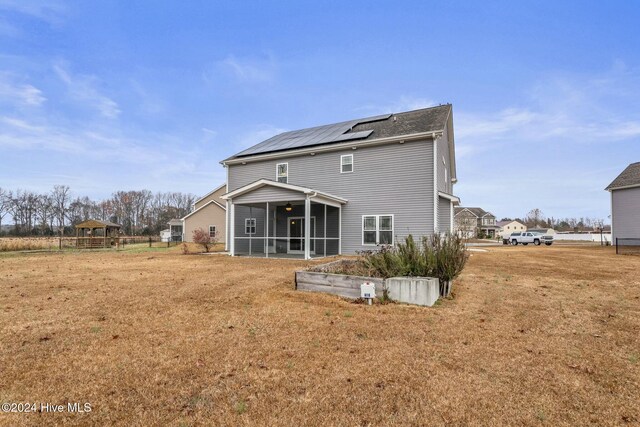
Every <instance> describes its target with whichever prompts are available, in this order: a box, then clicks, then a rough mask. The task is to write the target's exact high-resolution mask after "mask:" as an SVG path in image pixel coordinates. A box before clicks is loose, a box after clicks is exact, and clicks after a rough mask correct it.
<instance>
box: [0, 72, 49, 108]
mask: <svg viewBox="0 0 640 427" xmlns="http://www.w3.org/2000/svg"><path fill="white" fill-rule="evenodd" d="M0 99H1V100H3V101H5V102H7V101H8V102H10V103H12V104H15V105H19V106H31V107H38V106H40V105H41V104H42V103H43V102H45V101H46V100H47V98H45V97H44V95H43V94H42V91H41V90H40V89H38V88H37V87H35V86H32V85H30V84H25V83H18V82H16V79H15V78H14V77H13V76H11V75H10V74H8V73H0Z"/></svg>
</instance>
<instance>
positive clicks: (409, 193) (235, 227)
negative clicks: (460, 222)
mask: <svg viewBox="0 0 640 427" xmlns="http://www.w3.org/2000/svg"><path fill="white" fill-rule="evenodd" d="M221 163H222V164H223V165H224V166H225V167H226V168H227V177H228V178H227V184H228V191H229V192H228V193H227V194H225V195H224V196H223V197H222V198H223V199H225V200H226V201H227V224H228V227H227V228H228V234H227V236H228V238H227V247H228V249H229V251H230V253H231V255H256V256H285V257H300V258H305V259H309V258H311V257H317V256H328V255H338V254H343V253H344V254H355V253H356V252H357V251H362V250H371V249H376V247H377V246H378V245H384V244H390V245H393V244H395V243H396V242H397V241H401V240H403V239H404V238H405V237H406V236H407V235H409V234H413V235H414V237H416V238H418V239H419V238H420V237H421V236H425V235H431V234H433V233H436V232H447V231H450V230H451V229H452V226H453V207H454V204H456V203H458V202H459V199H458V198H457V197H456V196H454V195H453V184H454V183H455V182H456V181H457V179H456V167H455V146H454V136H453V116H452V107H451V105H449V104H447V105H442V106H438V107H432V108H426V109H421V110H415V111H409V112H404V113H397V114H385V115H381V116H376V117H370V118H366V119H359V120H351V121H346V122H342V123H336V124H332V125H325V126H318V127H314V128H309V129H303V130H297V131H292V132H285V133H282V134H279V135H276V136H274V137H273V138H270V139H268V140H266V141H263V142H261V143H259V144H257V145H255V146H253V147H251V148H248V149H246V150H244V151H242V152H240V153H238V154H236V155H234V156H232V157H230V158H228V159H226V160H224V161H222V162H221Z"/></svg>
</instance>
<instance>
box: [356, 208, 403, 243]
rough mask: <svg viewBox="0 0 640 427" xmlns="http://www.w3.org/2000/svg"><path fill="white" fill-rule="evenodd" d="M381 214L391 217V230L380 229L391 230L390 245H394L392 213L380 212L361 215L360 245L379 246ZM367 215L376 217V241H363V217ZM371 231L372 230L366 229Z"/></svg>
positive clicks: (394, 234) (393, 218) (394, 231)
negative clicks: (378, 213) (379, 213)
mask: <svg viewBox="0 0 640 427" xmlns="http://www.w3.org/2000/svg"><path fill="white" fill-rule="evenodd" d="M381 216H390V217H391V230H382V231H391V243H390V244H389V245H390V246H395V244H396V243H395V242H396V218H395V215H394V214H381V215H362V221H361V222H360V231H361V233H362V234H361V238H362V241H361V243H362V246H380V243H379V242H380V231H381V230H380V217H381ZM367 217H375V219H376V230H375V231H376V243H365V242H364V219H365V218H367ZM367 231H372V230H367Z"/></svg>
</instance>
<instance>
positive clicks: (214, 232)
mask: <svg viewBox="0 0 640 427" xmlns="http://www.w3.org/2000/svg"><path fill="white" fill-rule="evenodd" d="M211 227H213V236H212V235H211ZM217 235H218V227H217V226H215V225H210V226H209V237H216V236H217Z"/></svg>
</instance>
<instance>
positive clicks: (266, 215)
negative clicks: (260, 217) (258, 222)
mask: <svg viewBox="0 0 640 427" xmlns="http://www.w3.org/2000/svg"><path fill="white" fill-rule="evenodd" d="M264 224H265V225H264V229H265V230H264V234H265V236H264V237H265V239H264V256H265V257H266V258H269V202H267V210H266V211H265V213H264Z"/></svg>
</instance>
